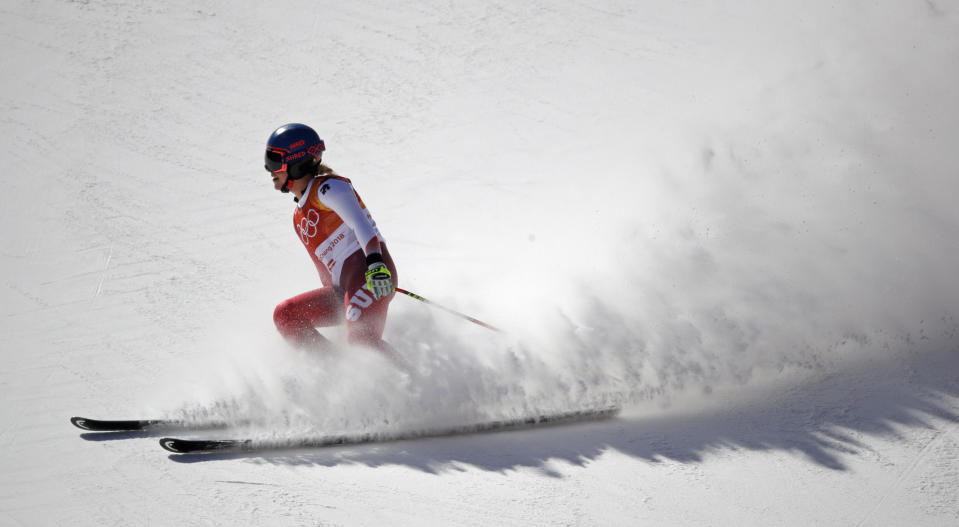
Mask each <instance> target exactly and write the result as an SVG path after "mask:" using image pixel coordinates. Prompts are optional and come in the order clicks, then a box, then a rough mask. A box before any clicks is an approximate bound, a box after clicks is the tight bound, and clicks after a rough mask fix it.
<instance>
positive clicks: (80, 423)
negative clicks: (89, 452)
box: [70, 417, 228, 432]
mask: <svg viewBox="0 0 959 527" xmlns="http://www.w3.org/2000/svg"><path fill="white" fill-rule="evenodd" d="M70 422H71V423H73V425H74V426H76V427H77V428H79V429H81V430H86V431H88V432H147V431H157V430H212V429H217V428H227V426H228V425H227V424H226V423H220V422H208V423H196V422H191V421H181V420H177V419H127V420H105V419H90V418H88V417H71V418H70Z"/></svg>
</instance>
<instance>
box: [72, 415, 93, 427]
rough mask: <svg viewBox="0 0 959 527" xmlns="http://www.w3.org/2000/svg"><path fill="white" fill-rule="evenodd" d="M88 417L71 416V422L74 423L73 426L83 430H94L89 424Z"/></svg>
mask: <svg viewBox="0 0 959 527" xmlns="http://www.w3.org/2000/svg"><path fill="white" fill-rule="evenodd" d="M87 421H88V419H87V418H86V417H71V418H70V422H71V423H73V426H75V427H77V428H79V429H81V430H93V429H92V428H90V427H89V426H88V425H87Z"/></svg>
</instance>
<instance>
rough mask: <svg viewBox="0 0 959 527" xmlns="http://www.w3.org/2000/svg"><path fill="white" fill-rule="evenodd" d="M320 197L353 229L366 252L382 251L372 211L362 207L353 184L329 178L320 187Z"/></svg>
mask: <svg viewBox="0 0 959 527" xmlns="http://www.w3.org/2000/svg"><path fill="white" fill-rule="evenodd" d="M319 197H320V202H321V203H323V205H325V206H327V207H329V208H330V210H332V211H333V212H335V213H336V214H337V215H338V216H339V217H340V218H342V219H343V222H344V223H346V225H347V226H348V227H349V228H351V229H353V232H354V233H355V234H356V240H357V241H358V242H359V243H360V247H362V248H363V253H364V254H366V255H369V254H373V253H380V252H381V250H380V240H379V238H378V237H377V235H376V232H377V231H376V223H375V222H374V221H373V217H372V216H371V215H370V213H369V212H368V211H366V210H363V208H362V207H360V202H359V201H358V200H357V199H356V193H355V192H353V186H352V185H350V184H349V183H347V182H345V181H341V180H339V179H329V180H327V181H325V182H323V186H322V187H320V192H319Z"/></svg>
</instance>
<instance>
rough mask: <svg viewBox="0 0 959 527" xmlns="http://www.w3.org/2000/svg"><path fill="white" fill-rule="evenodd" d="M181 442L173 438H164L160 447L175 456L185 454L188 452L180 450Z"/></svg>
mask: <svg viewBox="0 0 959 527" xmlns="http://www.w3.org/2000/svg"><path fill="white" fill-rule="evenodd" d="M179 444H180V440H179V439H176V438H173V437H164V438H163V439H161V440H160V446H162V447H163V450H166V451H168V452H173V453H174V454H185V453H186V452H187V450H184V449H181V448H180V445H179Z"/></svg>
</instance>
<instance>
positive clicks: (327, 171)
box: [316, 162, 342, 177]
mask: <svg viewBox="0 0 959 527" xmlns="http://www.w3.org/2000/svg"><path fill="white" fill-rule="evenodd" d="M316 175H317V176H333V177H342V176H340V175H339V174H337V173H336V171H335V170H333V169H332V168H330V167H329V166H328V165H325V164H323V162H320V164H319V166H317V167H316Z"/></svg>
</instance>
